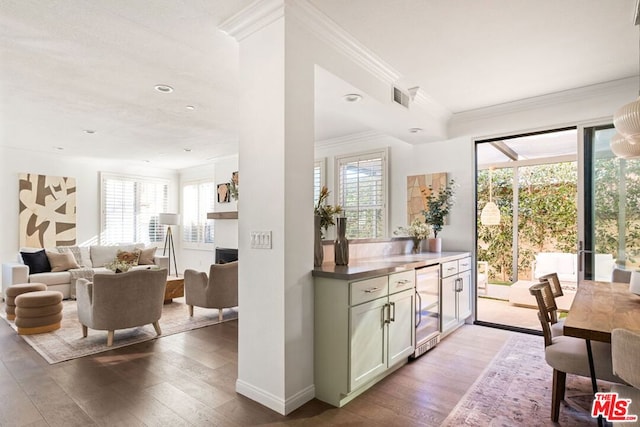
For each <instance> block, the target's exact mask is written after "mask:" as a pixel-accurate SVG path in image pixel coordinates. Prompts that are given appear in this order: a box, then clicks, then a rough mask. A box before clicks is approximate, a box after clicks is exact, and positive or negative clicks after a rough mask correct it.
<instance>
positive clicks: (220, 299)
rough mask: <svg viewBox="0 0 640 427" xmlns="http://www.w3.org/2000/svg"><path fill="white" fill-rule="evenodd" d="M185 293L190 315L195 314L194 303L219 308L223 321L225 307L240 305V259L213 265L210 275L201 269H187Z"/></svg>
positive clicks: (219, 314) (185, 273)
mask: <svg viewBox="0 0 640 427" xmlns="http://www.w3.org/2000/svg"><path fill="white" fill-rule="evenodd" d="M184 294H185V300H186V303H187V304H188V305H189V316H193V306H194V305H195V306H198V307H204V308H217V309H218V319H219V320H220V321H222V314H223V309H224V308H229V307H236V306H237V305H238V261H234V262H230V263H227V264H213V265H211V268H210V269H209V277H207V274H206V273H203V272H200V271H196V270H185V272H184Z"/></svg>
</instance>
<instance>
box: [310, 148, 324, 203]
mask: <svg viewBox="0 0 640 427" xmlns="http://www.w3.org/2000/svg"><path fill="white" fill-rule="evenodd" d="M316 170H318V171H319V174H320V178H319V186H316ZM326 185H327V158H326V157H323V158H321V159H316V160H315V161H314V163H313V206H315V205H317V204H318V197H319V195H320V190H321V189H322V186H326Z"/></svg>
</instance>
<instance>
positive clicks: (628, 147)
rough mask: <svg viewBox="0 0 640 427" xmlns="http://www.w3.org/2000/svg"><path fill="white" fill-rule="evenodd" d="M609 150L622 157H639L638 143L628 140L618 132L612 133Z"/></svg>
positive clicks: (639, 145)
mask: <svg viewBox="0 0 640 427" xmlns="http://www.w3.org/2000/svg"><path fill="white" fill-rule="evenodd" d="M610 145H611V151H612V152H613V154H615V155H616V156H617V157H620V158H622V159H633V158H636V157H640V143H638V144H635V143H632V142H631V141H629V139H627V138H625V137H624V136H622V135H621V134H619V133H618V132H616V133H614V134H613V136H612V137H611V141H610Z"/></svg>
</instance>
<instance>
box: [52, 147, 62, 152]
mask: <svg viewBox="0 0 640 427" xmlns="http://www.w3.org/2000/svg"><path fill="white" fill-rule="evenodd" d="M53 148H55V149H56V150H58V151H62V150H64V147H53Z"/></svg>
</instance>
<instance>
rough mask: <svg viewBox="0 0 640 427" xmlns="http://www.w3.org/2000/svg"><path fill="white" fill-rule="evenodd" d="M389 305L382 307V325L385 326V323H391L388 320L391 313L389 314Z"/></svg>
mask: <svg viewBox="0 0 640 427" xmlns="http://www.w3.org/2000/svg"><path fill="white" fill-rule="evenodd" d="M389 307H390V306H389V304H385V305H383V306H382V323H383V324H386V323H391V320H390V319H389V317H390V315H391V313H390V312H389Z"/></svg>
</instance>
